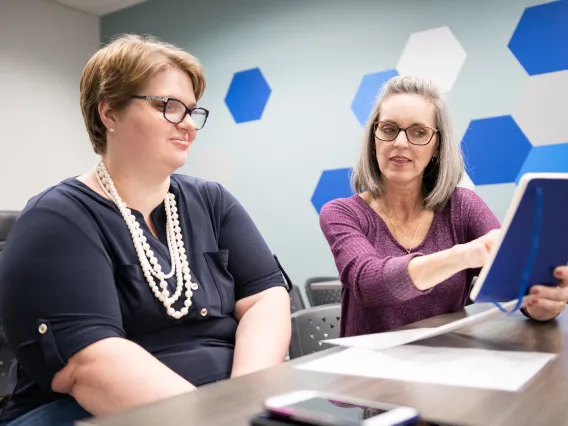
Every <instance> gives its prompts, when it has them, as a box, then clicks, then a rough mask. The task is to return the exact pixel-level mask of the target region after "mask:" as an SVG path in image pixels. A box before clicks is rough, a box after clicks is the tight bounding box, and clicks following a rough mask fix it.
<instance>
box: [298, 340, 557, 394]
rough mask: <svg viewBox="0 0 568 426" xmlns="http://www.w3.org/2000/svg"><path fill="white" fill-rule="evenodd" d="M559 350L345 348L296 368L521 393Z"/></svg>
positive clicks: (422, 347)
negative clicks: (525, 385)
mask: <svg viewBox="0 0 568 426" xmlns="http://www.w3.org/2000/svg"><path fill="white" fill-rule="evenodd" d="M556 356H557V355H556V354H548V353H538V352H509V351H493V350H486V349H465V348H443V347H429V346H418V345H406V346H398V347H395V348H390V349H386V350H381V351H374V350H369V349H361V348H350V349H345V350H343V351H341V352H338V353H334V354H331V355H328V356H325V357H322V358H319V359H315V360H313V361H309V362H306V363H304V364H299V365H297V366H296V368H299V369H302V370H311V371H319V372H324V373H334V374H342V375H352V376H365V377H376V378H383V379H393V380H405V381H412V382H424V383H435V384H441V385H451V386H465V387H473V388H485V389H496V390H504V391H518V390H520V389H521V387H522V386H523V385H524V384H525V383H527V382H528V381H529V380H530V379H531V378H532V377H534V376H535V375H536V374H537V373H538V372H539V371H540V370H541V369H542V368H543V367H544V366H545V365H546V364H547V363H548V362H550V361H551V360H553V359H554V358H556Z"/></svg>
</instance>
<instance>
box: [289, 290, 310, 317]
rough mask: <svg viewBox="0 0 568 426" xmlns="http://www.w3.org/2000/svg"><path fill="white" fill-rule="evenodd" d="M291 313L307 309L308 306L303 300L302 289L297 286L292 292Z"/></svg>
mask: <svg viewBox="0 0 568 426" xmlns="http://www.w3.org/2000/svg"><path fill="white" fill-rule="evenodd" d="M289 295H290V313H292V314H293V313H294V312H298V311H301V310H302V309H305V308H306V304H305V303H304V299H303V298H302V294H301V293H300V289H299V288H298V287H296V286H293V287H292V290H290V293H289Z"/></svg>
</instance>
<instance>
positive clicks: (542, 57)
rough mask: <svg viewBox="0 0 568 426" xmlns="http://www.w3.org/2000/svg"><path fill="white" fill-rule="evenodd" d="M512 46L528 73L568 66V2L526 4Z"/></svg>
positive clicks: (510, 44)
mask: <svg viewBox="0 0 568 426" xmlns="http://www.w3.org/2000/svg"><path fill="white" fill-rule="evenodd" d="M509 49H510V50H511V52H513V55H515V57H516V58H517V60H518V61H519V62H520V63H521V65H522V66H523V68H524V69H525V70H526V72H527V73H528V74H529V75H537V74H544V73H548V72H555V71H561V70H566V69H568V1H566V0H561V1H553V2H551V3H546V4H541V5H538V6H532V7H527V8H526V9H525V11H524V12H523V16H522V17H521V20H520V21H519V24H518V25H517V28H516V29H515V32H514V33H513V36H512V37H511V40H510V41H509Z"/></svg>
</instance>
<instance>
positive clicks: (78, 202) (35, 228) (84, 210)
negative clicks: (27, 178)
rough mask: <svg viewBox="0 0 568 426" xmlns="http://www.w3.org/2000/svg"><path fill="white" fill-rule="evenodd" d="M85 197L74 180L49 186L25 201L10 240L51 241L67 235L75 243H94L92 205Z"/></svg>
mask: <svg viewBox="0 0 568 426" xmlns="http://www.w3.org/2000/svg"><path fill="white" fill-rule="evenodd" d="M89 197H90V194H88V192H87V191H83V189H82V188H81V183H80V182H78V181H77V180H76V179H74V178H69V179H66V180H64V181H62V182H60V183H58V184H56V185H53V186H51V187H49V188H47V189H45V190H43V191H42V192H40V193H38V194H36V195H34V196H33V197H31V198H30V199H29V201H28V202H27V204H26V205H25V207H24V208H23V209H22V210H21V212H20V213H19V215H18V218H17V219H16V221H15V223H14V225H13V227H12V228H11V231H10V236H11V235H12V234H16V235H17V236H18V238H28V239H29V238H31V237H32V234H33V235H34V238H31V239H32V240H37V239H41V238H43V239H51V240H53V241H61V240H63V239H64V238H67V237H70V236H71V235H74V236H75V237H74V238H75V239H77V240H79V239H82V240H87V239H90V240H93V239H96V235H97V231H96V228H95V227H94V226H93V220H92V213H93V211H92V210H93V209H94V208H96V207H94V204H95V203H96V201H95V200H93V199H89ZM85 237H87V238H85ZM13 238H14V237H13ZM13 238H11V239H13ZM9 239H10V238H9ZM20 243H21V242H20Z"/></svg>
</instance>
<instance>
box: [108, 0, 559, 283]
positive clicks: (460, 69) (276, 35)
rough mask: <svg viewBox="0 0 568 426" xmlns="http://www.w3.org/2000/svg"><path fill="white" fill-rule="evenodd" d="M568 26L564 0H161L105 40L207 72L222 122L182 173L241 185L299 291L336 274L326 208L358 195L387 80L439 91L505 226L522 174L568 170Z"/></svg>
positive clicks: (207, 98)
mask: <svg viewBox="0 0 568 426" xmlns="http://www.w3.org/2000/svg"><path fill="white" fill-rule="evenodd" d="M566 22H568V0H560V1H547V0H545V1H539V0H507V1H494V0H478V1H475V2H473V1H471V2H456V1H454V0H429V1H427V2H426V1H423V0H397V1H396V2H393V1H388V0H350V1H349V2H345V1H342V0H310V1H309V2H307V1H304V0H287V1H281V0H239V1H231V0H208V1H207V2H205V1H201V2H197V1H194V0H191V1H189V0H188V1H184V0H150V1H148V2H146V3H143V4H140V5H137V6H135V7H131V8H129V9H125V10H122V11H119V12H117V13H114V14H111V15H108V16H106V17H104V18H103V19H102V22H101V34H102V38H103V41H106V40H108V39H109V38H110V37H112V36H113V35H115V34H118V33H123V32H136V33H143V34H152V35H155V36H158V37H160V38H162V39H164V40H167V41H170V42H172V43H175V44H177V45H179V46H180V47H183V48H185V49H187V50H189V51H190V52H191V53H193V54H194V55H196V56H197V57H198V58H199V59H200V60H201V61H202V63H203V64H204V67H205V73H206V77H207V80H208V87H207V90H206V93H205V95H204V97H203V98H202V100H201V101H200V104H201V105H202V106H204V107H206V108H208V109H210V110H211V115H210V119H209V121H208V123H207V126H206V128H205V129H203V130H202V131H201V134H200V135H199V137H198V139H197V141H196V143H195V144H194V146H193V148H192V152H191V155H190V159H189V161H188V163H187V165H186V166H185V167H183V168H182V169H181V170H180V172H182V173H187V174H191V175H196V176H201V177H204V178H207V179H212V180H216V181H218V182H220V183H222V184H223V185H225V186H226V187H227V188H228V189H229V190H231V191H232V192H233V193H234V194H235V195H236V196H237V197H238V199H239V200H240V201H241V202H242V203H243V204H244V206H245V207H246V208H247V210H248V211H249V213H250V214H251V216H252V217H253V219H254V220H255V222H256V223H257V225H258V227H259V228H260V230H261V232H262V233H263V235H264V237H265V238H266V240H267V241H268V243H269V245H270V246H271V248H272V250H273V251H274V252H275V253H276V254H277V255H278V256H279V258H280V260H281V261H282V263H283V265H284V267H285V268H286V270H287V271H288V273H289V274H290V275H291V277H292V279H293V281H295V283H297V284H300V285H301V284H302V283H303V282H304V280H305V279H306V278H308V277H311V276H316V275H334V274H336V273H337V272H336V270H335V265H334V263H333V259H332V257H331V254H330V251H329V248H328V246H327V243H326V242H325V239H324V238H323V236H322V234H321V231H320V228H319V222H318V213H319V211H320V209H321V207H322V206H323V205H324V204H325V203H326V202H328V201H329V200H332V199H334V198H338V197H346V196H349V195H351V194H352V192H351V188H350V186H349V176H350V172H351V167H352V166H353V164H354V161H355V158H356V154H357V149H358V147H359V144H360V140H361V137H362V128H363V125H364V124H365V122H366V120H367V117H368V115H369V112H370V110H371V106H372V103H373V101H374V99H375V97H376V95H377V92H378V91H379V89H380V87H381V85H382V84H383V83H384V82H385V81H386V80H387V79H388V78H390V77H391V76H394V75H399V74H400V75H405V74H418V75H422V76H425V77H429V78H431V79H433V80H435V81H436V82H437V83H438V84H439V85H440V86H441V87H442V88H443V90H444V92H445V96H446V99H447V100H448V102H449V103H450V105H451V108H452V112H453V117H454V122H455V127H456V134H457V136H458V138H459V141H460V142H461V144H462V147H463V151H464V156H465V158H466V162H467V174H468V175H467V176H466V178H465V179H464V181H463V182H462V183H461V184H462V185H464V186H467V187H470V188H472V189H474V190H475V191H477V192H478V193H479V194H480V195H481V197H482V198H483V199H484V200H485V202H486V203H487V204H488V205H489V206H490V207H491V209H492V210H493V211H494V212H495V214H496V215H497V216H498V217H499V218H500V219H502V218H503V216H504V214H505V212H506V209H507V207H508V204H509V201H510V199H511V196H512V193H513V191H514V188H515V185H516V183H517V182H518V179H519V177H520V176H521V175H522V174H523V173H525V172H533V171H565V172H568V126H566V123H565V122H566V117H567V115H566V112H565V111H566V107H565V99H566V96H564V95H568V47H567V46H568V25H566Z"/></svg>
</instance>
